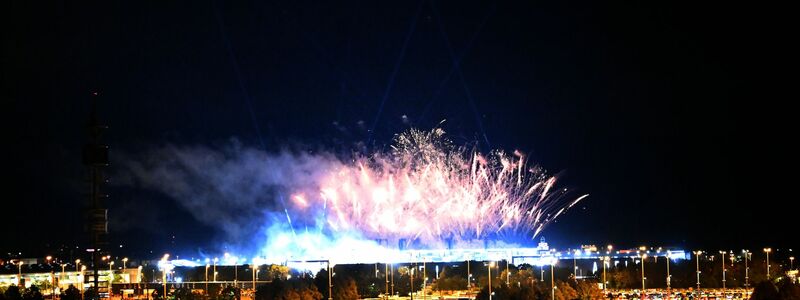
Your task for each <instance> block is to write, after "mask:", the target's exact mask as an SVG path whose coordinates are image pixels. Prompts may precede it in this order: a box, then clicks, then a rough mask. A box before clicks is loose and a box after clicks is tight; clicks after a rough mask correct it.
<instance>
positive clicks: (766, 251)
mask: <svg viewBox="0 0 800 300" xmlns="http://www.w3.org/2000/svg"><path fill="white" fill-rule="evenodd" d="M770 252H772V248H764V253H766V254H767V280H769V253H770Z"/></svg>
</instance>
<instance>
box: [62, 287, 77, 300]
mask: <svg viewBox="0 0 800 300" xmlns="http://www.w3.org/2000/svg"><path fill="white" fill-rule="evenodd" d="M61 300H81V291H80V290H78V288H76V287H75V286H74V285H71V284H70V285H69V287H68V288H67V289H65V290H64V292H63V293H61Z"/></svg>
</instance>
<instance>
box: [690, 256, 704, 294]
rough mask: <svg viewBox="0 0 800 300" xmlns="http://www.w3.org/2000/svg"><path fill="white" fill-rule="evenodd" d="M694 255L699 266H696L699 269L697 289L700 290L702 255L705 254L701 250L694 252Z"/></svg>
mask: <svg viewBox="0 0 800 300" xmlns="http://www.w3.org/2000/svg"><path fill="white" fill-rule="evenodd" d="M692 253H694V261H695V263H696V264H697V265H696V267H697V271H696V273H697V289H698V290H699V289H700V254H703V251H700V250H698V251H692Z"/></svg>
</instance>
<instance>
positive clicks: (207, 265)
mask: <svg viewBox="0 0 800 300" xmlns="http://www.w3.org/2000/svg"><path fill="white" fill-rule="evenodd" d="M209 266H210V265H209V264H206V290H205V292H206V295H208V267H209Z"/></svg>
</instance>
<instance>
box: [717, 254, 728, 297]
mask: <svg viewBox="0 0 800 300" xmlns="http://www.w3.org/2000/svg"><path fill="white" fill-rule="evenodd" d="M726 253H728V252H727V251H720V252H719V254H720V255H719V257H720V261H721V262H722V292H723V293H724V292H725V254H726Z"/></svg>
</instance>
